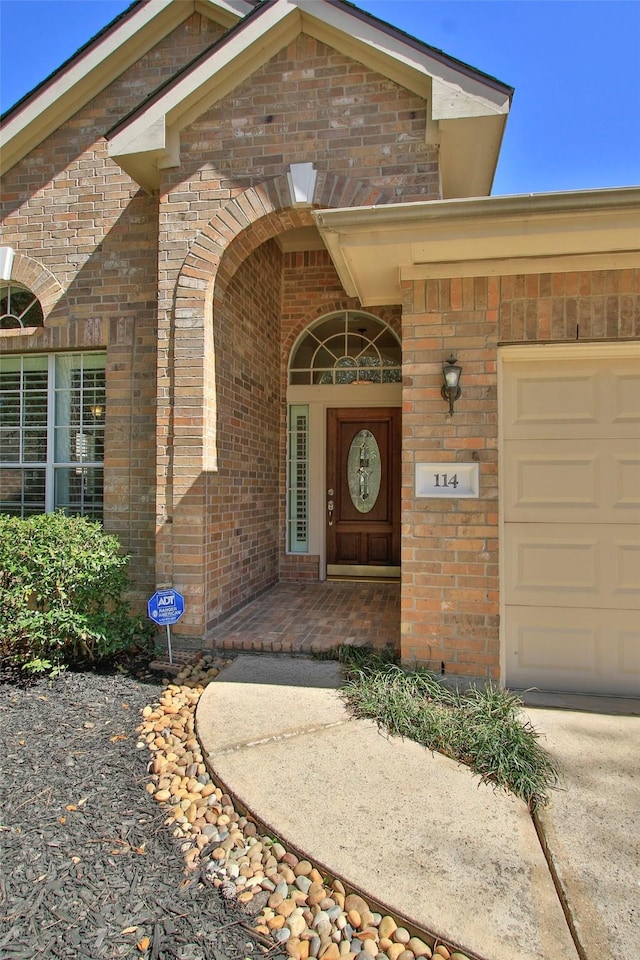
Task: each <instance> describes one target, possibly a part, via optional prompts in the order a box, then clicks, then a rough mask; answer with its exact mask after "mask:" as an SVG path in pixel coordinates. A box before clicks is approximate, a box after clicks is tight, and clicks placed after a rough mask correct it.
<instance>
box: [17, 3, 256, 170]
mask: <svg viewBox="0 0 640 960" xmlns="http://www.w3.org/2000/svg"><path fill="white" fill-rule="evenodd" d="M252 9H253V8H252V5H251V4H249V3H247V2H246V0H181V2H180V3H175V2H174V0H153V2H151V3H142V4H140V5H139V6H138V7H135V8H134V9H132V10H131V11H130V13H128V15H125V16H123V17H120V18H118V19H117V20H116V21H115V22H114V25H113V28H112V29H108V28H107V30H106V31H105V32H104V33H101V34H98V36H97V37H96V39H95V42H92V43H89V44H88V46H87V47H86V48H84V49H83V50H82V51H81V53H80V54H79V55H77V56H76V57H73V58H72V59H71V60H70V61H69V62H68V63H67V64H66V65H65V66H64V67H63V68H62V69H61V70H59V71H57V72H56V73H54V74H53V75H52V76H51V78H50V79H49V80H48V81H46V82H45V83H43V84H42V85H41V86H39V87H37V88H36V90H35V91H34V92H33V94H32V95H31V96H28V97H27V98H25V99H24V101H21V102H20V103H19V104H17V105H16V107H15V108H14V109H13V110H10V111H9V113H8V114H7V116H6V119H5V121H4V123H3V124H2V129H1V130H0V151H1V153H0V156H1V163H0V172H2V173H6V171H7V170H10V169H11V168H12V167H13V166H15V164H16V163H18V162H19V161H20V160H21V159H22V158H23V157H25V156H26V155H27V154H28V153H29V152H30V151H31V150H33V149H34V148H35V147H37V146H38V145H39V144H40V143H42V141H43V140H44V139H46V137H48V136H49V135H50V134H52V133H53V132H54V131H55V130H57V129H58V127H60V126H61V125H62V124H63V123H65V122H66V121H67V120H69V119H70V118H71V117H72V116H73V115H74V114H75V113H77V111H78V110H80V109H81V108H82V107H83V106H85V105H86V104H87V103H88V102H89V101H90V100H91V99H92V98H93V97H95V96H96V95H97V94H99V93H100V92H101V91H102V90H104V88H105V87H106V86H108V84H109V83H111V82H112V81H113V80H115V79H116V78H117V77H118V76H120V74H122V73H123V72H124V71H125V70H127V69H128V68H129V67H130V66H132V65H133V64H134V63H135V62H136V61H137V60H139V58H140V57H141V56H143V55H144V54H146V53H148V51H149V50H151V49H152V48H153V47H154V46H156V44H158V43H159V42H160V41H161V40H163V39H164V38H165V37H166V36H167V35H168V34H169V33H171V31H172V30H175V28H176V27H178V26H179V25H180V23H182V22H183V21H184V20H185V19H187V18H188V17H189V16H191V14H192V13H193V12H194V11H198V12H200V13H203V14H205V15H206V16H208V17H209V18H210V19H212V20H214V21H216V22H217V23H219V24H220V25H221V26H223V27H225V29H226V28H229V27H231V26H233V25H234V24H235V23H237V22H238V20H239V19H241V17H243V16H245V15H246V14H247V13H248V12H249V11H251V10H252Z"/></svg>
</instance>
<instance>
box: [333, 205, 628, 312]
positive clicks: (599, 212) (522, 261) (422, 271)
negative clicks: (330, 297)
mask: <svg viewBox="0 0 640 960" xmlns="http://www.w3.org/2000/svg"><path fill="white" fill-rule="evenodd" d="M314 217H315V219H316V222H317V224H318V229H319V231H320V234H321V236H322V238H323V240H324V243H325V245H326V247H327V249H328V250H329V253H330V254H331V257H332V260H333V262H334V264H335V266H336V269H337V271H338V274H339V275H340V278H341V280H342V282H343V283H345V278H348V280H349V288H348V292H349V295H350V296H358V297H359V298H360V300H361V302H362V304H363V305H369V304H373V303H381V304H382V303H397V302H398V301H399V298H400V280H401V279H403V280H418V279H427V278H429V277H441V276H484V275H497V274H499V273H513V272H523V273H528V272H534V271H540V272H545V271H550V270H551V271H553V270H554V269H572V268H575V269H609V268H615V267H616V266H617V267H618V268H622V267H630V266H635V265H636V264H637V263H638V260H639V254H640V188H637V187H634V188H620V189H611V190H595V191H575V192H571V193H564V194H561V193H558V194H537V195H535V194H534V195H522V196H514V197H487V198H480V199H471V200H454V201H423V202H416V203H408V204H397V205H392V204H389V205H385V206H379V207H360V208H351V209H349V208H342V209H339V210H322V211H317V212H316V213H315V214H314ZM345 289H347V288H346V285H345Z"/></svg>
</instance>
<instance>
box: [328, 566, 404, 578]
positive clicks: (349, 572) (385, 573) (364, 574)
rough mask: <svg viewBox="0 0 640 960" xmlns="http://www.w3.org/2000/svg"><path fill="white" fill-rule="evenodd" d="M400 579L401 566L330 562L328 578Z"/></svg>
mask: <svg viewBox="0 0 640 960" xmlns="http://www.w3.org/2000/svg"><path fill="white" fill-rule="evenodd" d="M335 579H340V580H343V579H347V580H399V579H400V567H391V566H384V565H382V564H381V565H374V564H364V563H363V564H360V563H328V564H327V580H335Z"/></svg>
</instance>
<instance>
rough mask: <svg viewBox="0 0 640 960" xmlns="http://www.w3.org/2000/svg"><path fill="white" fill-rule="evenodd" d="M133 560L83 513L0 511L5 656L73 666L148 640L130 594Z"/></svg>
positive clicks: (0, 630) (0, 637)
mask: <svg viewBox="0 0 640 960" xmlns="http://www.w3.org/2000/svg"><path fill="white" fill-rule="evenodd" d="M128 562H129V558H128V557H125V556H122V555H121V553H120V543H119V541H118V539H117V538H116V537H113V536H109V535H108V534H106V533H105V532H104V530H103V529H102V527H101V526H100V524H99V523H95V522H93V521H90V520H86V519H85V518H83V517H68V516H65V515H64V514H62V513H48V514H40V515H38V516H33V517H29V518H28V519H25V520H22V519H20V518H19V517H10V516H4V515H0V604H1V614H0V657H2V658H3V659H8V660H11V661H13V662H15V663H19V664H22V665H25V666H27V668H28V666H29V664H30V663H36V664H37V663H45V664H52V665H53V664H57V665H58V666H60V665H71V664H76V663H80V662H86V661H100V660H104V659H107V658H109V657H111V656H113V655H114V654H116V653H118V652H120V651H123V650H126V649H128V648H130V647H131V646H132V645H134V644H135V643H136V642H137V641H139V640H145V641H146V640H148V637H149V635H150V634H149V629H148V626H147V623H146V621H144V620H142V619H141V618H139V617H134V616H133V615H132V614H131V611H130V608H129V604H128V602H127V601H126V599H125V594H126V592H127V590H128V588H129V580H128V577H127V564H128Z"/></svg>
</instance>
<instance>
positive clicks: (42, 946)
mask: <svg viewBox="0 0 640 960" xmlns="http://www.w3.org/2000/svg"><path fill="white" fill-rule="evenodd" d="M226 663H228V661H224V660H222V659H217V658H214V657H212V656H207V657H203V658H201V659H199V660H198V661H196V662H195V663H193V664H191V665H188V666H186V667H184V668H183V669H182V670H181V672H180V673H179V674H178V676H177V677H176V678H175V681H174V682H164V683H163V682H161V681H160V679H159V677H156V676H154V675H153V674H152V673H150V672H149V671H144V672H143V673H142V675H139V676H132V675H130V674H126V673H113V674H99V673H72V672H63V673H62V674H60V675H59V676H57V677H56V678H55V679H47V680H39V681H37V682H34V683H32V684H30V685H28V686H24V685H15V684H12V683H6V682H5V683H2V684H0V703H1V705H2V711H3V713H4V717H5V719H4V722H3V724H2V733H1V734H0V748H1V749H2V756H3V769H2V780H1V786H2V790H3V793H4V795H5V796H4V799H3V808H4V811H5V819H4V822H3V824H2V827H1V835H0V838H1V841H2V847H3V862H4V864H5V869H4V873H3V876H2V877H1V878H0V908H1V913H2V923H3V929H2V933H1V934H0V953H1V954H2V956H3V957H5V956H6V957H7V960H9V958H11V960H36V958H38V960H39V958H40V957H43V958H45V957H58V958H61V960H62V958H78V960H85V958H86V960H101V958H103V957H104V958H107V957H109V958H111V957H113V958H116V957H139V958H143V960H146V958H151V960H174V958H175V960H209V958H212V960H243V958H245V957H247V958H251V957H256V956H263V955H268V956H269V957H273V958H277V960H284V958H287V960H289V958H291V960H308V958H314V960H315V958H318V960H341V958H344V960H355V958H356V957H358V956H359V955H360V954H362V960H365V958H370V960H373V958H376V960H418V958H422V957H426V958H431V957H435V958H443V960H468V958H467V957H466V956H464V955H463V954H461V953H458V952H456V951H455V950H454V949H453V947H451V946H450V945H447V944H445V943H441V942H440V941H439V940H437V939H435V940H434V939H433V938H425V939H423V938H421V937H418V936H415V935H412V932H411V931H410V930H408V929H406V928H405V927H404V926H403V925H402V923H401V922H400V920H398V919H395V918H393V917H391V916H383V915H381V914H380V913H378V912H376V911H375V910H374V909H372V908H370V906H369V904H368V903H367V902H366V901H365V900H364V899H363V898H362V897H360V896H359V895H358V894H356V893H353V892H350V891H349V890H348V889H346V888H345V886H344V885H343V883H342V882H341V881H340V880H339V879H331V878H327V877H326V876H323V875H322V874H321V873H320V872H319V871H318V870H317V869H316V868H315V867H314V865H313V864H312V863H310V862H309V861H307V860H305V859H303V858H299V857H298V856H296V855H295V854H294V853H293V852H291V851H289V850H287V849H286V848H285V846H284V845H283V844H282V843H280V842H279V841H278V839H277V838H273V837H269V836H265V835H262V834H261V832H260V828H259V825H257V824H256V823H254V822H253V821H252V820H251V819H250V818H249V817H247V816H244V815H243V814H242V813H241V812H240V811H238V810H236V809H235V807H234V804H233V801H232V798H231V797H229V796H228V795H226V794H225V793H223V791H222V789H221V788H220V787H219V786H218V785H217V784H215V783H214V782H213V780H212V779H211V776H210V774H209V772H208V770H207V767H206V765H205V762H204V758H203V756H202V753H201V751H200V746H199V743H198V740H197V736H196V731H195V708H196V705H197V702H198V700H199V698H200V696H201V694H202V692H203V690H204V688H205V686H206V685H207V683H209V682H210V681H212V680H214V679H215V677H216V676H217V675H218V673H219V671H220V670H221V669H223V668H224V666H225V664H226ZM141 716H142V722H141V723H140V722H139V721H140V717H141ZM150 754H151V757H150ZM427 940H429V942H427Z"/></svg>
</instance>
